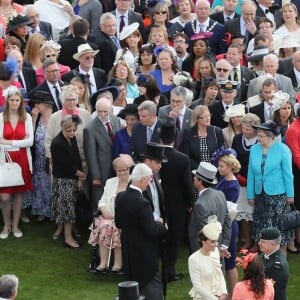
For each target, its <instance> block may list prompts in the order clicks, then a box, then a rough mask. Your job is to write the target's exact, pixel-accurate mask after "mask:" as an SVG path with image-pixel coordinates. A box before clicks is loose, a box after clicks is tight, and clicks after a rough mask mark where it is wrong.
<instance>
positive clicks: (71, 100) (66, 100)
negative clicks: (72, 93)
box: [65, 98, 77, 102]
mask: <svg viewBox="0 0 300 300" xmlns="http://www.w3.org/2000/svg"><path fill="white" fill-rule="evenodd" d="M73 101H77V99H74V98H71V99H65V102H73Z"/></svg>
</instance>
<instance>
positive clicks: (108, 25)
mask: <svg viewBox="0 0 300 300" xmlns="http://www.w3.org/2000/svg"><path fill="white" fill-rule="evenodd" d="M116 33H117V21H116V17H115V15H113V14H112V13H109V12H107V13H104V14H102V15H101V17H100V30H99V31H98V33H97V35H96V40H95V44H96V45H97V46H98V48H99V49H101V57H103V59H101V69H103V70H104V71H105V72H106V73H108V72H109V71H110V69H111V68H112V66H113V63H114V61H115V57H116V53H117V50H118V49H120V48H121V46H120V43H119V41H118V39H117V37H116Z"/></svg>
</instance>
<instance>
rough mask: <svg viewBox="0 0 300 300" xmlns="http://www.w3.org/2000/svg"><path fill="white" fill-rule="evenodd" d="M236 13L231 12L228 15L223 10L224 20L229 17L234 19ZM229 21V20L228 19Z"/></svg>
mask: <svg viewBox="0 0 300 300" xmlns="http://www.w3.org/2000/svg"><path fill="white" fill-rule="evenodd" d="M234 15H235V13H233V14H231V15H226V14H225V13H224V12H223V16H224V20H225V21H226V18H227V17H229V18H230V19H231V20H233V19H234ZM228 21H229V20H228Z"/></svg>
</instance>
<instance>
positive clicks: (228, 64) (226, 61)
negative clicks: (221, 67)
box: [215, 58, 232, 71]
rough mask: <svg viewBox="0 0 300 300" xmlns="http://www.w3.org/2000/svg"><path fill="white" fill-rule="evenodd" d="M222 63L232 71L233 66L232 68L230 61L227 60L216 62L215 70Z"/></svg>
mask: <svg viewBox="0 0 300 300" xmlns="http://www.w3.org/2000/svg"><path fill="white" fill-rule="evenodd" d="M222 62H223V63H226V64H227V66H228V69H229V71H231V69H232V66H231V64H230V63H229V62H228V60H226V59H225V58H221V59H219V60H218V61H217V62H216V65H215V68H217V65H218V64H220V63H222Z"/></svg>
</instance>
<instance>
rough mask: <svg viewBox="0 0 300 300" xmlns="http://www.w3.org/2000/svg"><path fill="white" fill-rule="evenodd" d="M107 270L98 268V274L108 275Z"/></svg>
mask: <svg viewBox="0 0 300 300" xmlns="http://www.w3.org/2000/svg"><path fill="white" fill-rule="evenodd" d="M107 271H108V270H107V269H106V268H100V267H98V268H96V273H98V274H107Z"/></svg>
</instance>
